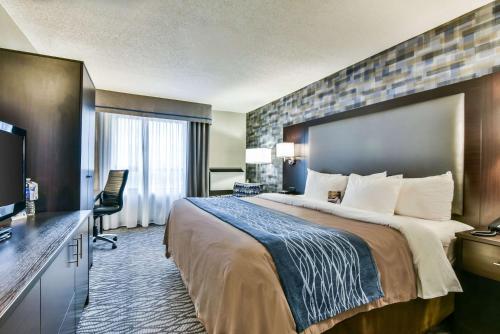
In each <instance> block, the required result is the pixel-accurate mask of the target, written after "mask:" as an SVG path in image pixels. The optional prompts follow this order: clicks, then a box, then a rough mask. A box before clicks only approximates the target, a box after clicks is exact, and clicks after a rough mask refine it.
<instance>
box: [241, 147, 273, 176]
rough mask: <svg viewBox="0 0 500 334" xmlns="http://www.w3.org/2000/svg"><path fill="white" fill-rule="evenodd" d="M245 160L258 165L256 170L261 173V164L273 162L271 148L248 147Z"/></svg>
mask: <svg viewBox="0 0 500 334" xmlns="http://www.w3.org/2000/svg"><path fill="white" fill-rule="evenodd" d="M245 162H246V163H247V164H252V165H257V166H256V172H257V175H258V174H260V173H259V165H263V164H270V163H271V149H270V148H247V149H246V151H245Z"/></svg>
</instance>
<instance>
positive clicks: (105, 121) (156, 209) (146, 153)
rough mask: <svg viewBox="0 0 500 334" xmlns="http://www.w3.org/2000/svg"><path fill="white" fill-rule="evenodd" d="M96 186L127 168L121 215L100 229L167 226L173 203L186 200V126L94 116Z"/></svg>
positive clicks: (124, 116) (107, 221) (127, 118)
mask: <svg viewBox="0 0 500 334" xmlns="http://www.w3.org/2000/svg"><path fill="white" fill-rule="evenodd" d="M98 117H100V125H101V126H100V133H99V136H100V138H99V139H100V140H99V143H100V145H99V149H100V151H99V164H100V166H99V167H100V168H99V186H100V189H103V188H104V185H105V184H106V179H107V176H108V172H109V170H111V169H128V170H129V176H128V182H127V186H126V187H125V193H124V205H123V209H122V211H121V212H120V213H117V214H114V215H111V216H105V217H104V220H103V223H104V224H103V227H104V229H110V228H117V227H119V226H126V227H136V226H137V225H142V226H144V227H146V226H148V225H149V224H150V223H154V224H160V225H162V224H165V221H166V218H167V216H168V213H169V211H170V207H171V205H172V202H173V201H175V200H176V199H179V198H182V197H184V196H185V195H186V178H187V171H186V167H187V163H186V162H187V134H188V122H185V121H176V120H165V119H157V118H144V117H135V116H129V115H121V114H112V113H98Z"/></svg>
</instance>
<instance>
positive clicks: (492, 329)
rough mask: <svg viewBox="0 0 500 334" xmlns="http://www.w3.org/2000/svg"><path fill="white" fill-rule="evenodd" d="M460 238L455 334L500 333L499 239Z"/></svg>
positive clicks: (467, 236) (498, 237) (470, 236)
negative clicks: (458, 288)
mask: <svg viewBox="0 0 500 334" xmlns="http://www.w3.org/2000/svg"><path fill="white" fill-rule="evenodd" d="M456 236H457V238H458V239H457V255H458V256H457V266H458V269H459V270H458V276H459V279H460V283H461V284H462V288H463V290H464V292H463V293H457V295H456V298H455V300H456V304H455V315H454V331H453V333H500V321H498V319H500V236H499V235H497V236H495V237H490V238H486V237H478V236H474V235H472V234H470V232H460V233H457V234H456Z"/></svg>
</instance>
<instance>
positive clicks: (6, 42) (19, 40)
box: [0, 5, 36, 52]
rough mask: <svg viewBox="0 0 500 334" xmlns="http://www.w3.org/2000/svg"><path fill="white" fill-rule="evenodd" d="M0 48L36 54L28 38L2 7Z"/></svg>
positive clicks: (0, 7)
mask: <svg viewBox="0 0 500 334" xmlns="http://www.w3.org/2000/svg"><path fill="white" fill-rule="evenodd" d="M0 48H5V49H13V50H20V51H26V52H36V50H35V48H34V47H33V45H32V44H31V43H30V41H29V40H28V38H27V37H26V36H25V35H24V33H23V32H22V31H21V30H20V29H19V27H18V26H17V25H16V23H15V22H14V21H13V20H12V18H11V17H10V16H9V14H8V13H7V12H6V11H5V9H4V8H3V7H2V6H1V5H0Z"/></svg>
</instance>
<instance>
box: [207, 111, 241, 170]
mask: <svg viewBox="0 0 500 334" xmlns="http://www.w3.org/2000/svg"><path fill="white" fill-rule="evenodd" d="M245 147H246V115H245V114H242V113H235V112H228V111H216V110H214V111H212V127H211V128H210V145H209V167H241V168H243V169H245Z"/></svg>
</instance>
